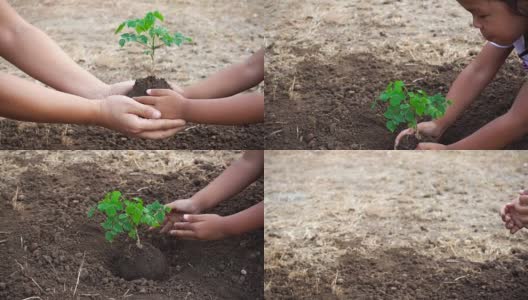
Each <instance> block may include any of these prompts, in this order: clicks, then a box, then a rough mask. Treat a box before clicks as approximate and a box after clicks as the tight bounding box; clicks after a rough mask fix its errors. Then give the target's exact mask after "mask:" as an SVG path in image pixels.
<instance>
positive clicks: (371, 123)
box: [265, 47, 528, 150]
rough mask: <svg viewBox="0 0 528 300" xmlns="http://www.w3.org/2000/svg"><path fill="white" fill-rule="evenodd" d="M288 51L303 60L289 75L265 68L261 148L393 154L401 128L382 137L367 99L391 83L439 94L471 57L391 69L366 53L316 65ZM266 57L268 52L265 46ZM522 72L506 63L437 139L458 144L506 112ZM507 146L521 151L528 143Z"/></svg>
mask: <svg viewBox="0 0 528 300" xmlns="http://www.w3.org/2000/svg"><path fill="white" fill-rule="evenodd" d="M293 51H294V52H295V53H297V55H298V56H304V57H305V60H304V61H303V62H301V63H299V64H298V65H297V66H295V67H293V68H291V69H292V70H295V71H285V70H281V69H279V67H278V66H273V65H267V66H266V85H265V95H266V131H267V133H266V138H265V145H266V149H322V150H325V149H378V150H389V149H394V140H395V138H396V135H397V134H398V133H399V132H400V131H401V129H404V128H403V127H402V128H400V130H397V131H396V132H395V133H394V134H392V133H390V132H389V131H388V130H387V129H386V127H385V122H386V120H385V118H384V117H383V111H382V108H381V107H379V108H377V109H375V110H373V109H371V105H372V102H373V100H374V99H376V98H377V97H379V94H380V93H381V91H382V90H384V89H385V88H386V86H387V84H388V83H389V82H391V81H394V80H397V79H402V80H404V82H405V83H406V84H408V85H410V86H412V87H416V88H420V89H423V90H425V91H426V92H428V93H431V94H432V93H442V94H444V95H445V94H447V91H448V89H449V87H450V85H451V83H452V82H453V80H454V79H455V78H456V76H457V75H458V74H459V73H460V71H461V70H462V69H463V67H464V66H465V65H467V64H468V63H469V62H470V61H471V59H472V57H468V58H467V59H466V60H465V61H457V62H455V63H453V64H446V65H442V66H433V65H427V64H423V63H422V62H420V63H408V64H401V65H398V64H394V63H393V62H389V61H384V60H383V57H379V56H374V55H373V54H368V53H355V54H349V53H346V54H341V55H336V56H335V57H332V58H331V59H330V58H329V59H328V60H325V61H321V60H320V59H319V58H316V57H315V56H317V55H318V49H293ZM266 55H269V56H273V55H275V53H274V51H273V47H271V48H269V49H268V51H267V53H266ZM287 72H290V73H287ZM292 72H294V73H292ZM525 75H526V73H525V71H524V70H523V69H522V65H521V63H520V62H519V60H518V59H516V58H514V59H510V60H508V62H507V63H506V64H505V66H504V67H503V68H502V70H501V71H500V72H499V74H498V75H497V78H496V79H495V80H494V81H493V82H492V83H491V85H490V86H488V87H487V88H486V89H485V91H484V92H483V94H482V95H481V96H480V97H479V98H478V99H477V100H476V101H475V102H474V103H473V104H472V105H471V106H470V107H469V108H468V110H467V111H466V112H465V113H464V114H463V115H462V117H461V118H460V119H459V120H458V121H457V122H456V123H455V124H454V125H453V126H452V127H451V128H449V129H448V130H447V131H446V133H445V135H444V136H443V138H442V139H441V140H440V141H439V142H441V143H444V144H450V143H453V142H456V141H459V140H460V139H462V138H464V137H466V136H468V135H470V134H472V133H473V132H475V131H476V130H477V129H479V128H481V127H482V126H483V125H485V124H486V123H488V122H490V121H492V120H493V119H495V118H497V117H499V116H501V115H503V114H504V113H506V112H507V111H508V109H509V108H510V107H511V104H512V103H513V100H514V99H515V97H516V95H517V93H518V91H519V89H520V87H521V86H522V84H523V82H524V76H525ZM294 79H295V85H294V89H293V93H291V92H290V90H291V87H292V84H293V82H294ZM292 94H293V97H290V95H292ZM507 149H528V138H527V137H524V138H523V139H522V140H520V141H517V142H515V143H513V144H511V145H510V146H508V147H507Z"/></svg>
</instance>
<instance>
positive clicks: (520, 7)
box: [500, 0, 528, 17]
mask: <svg viewBox="0 0 528 300" xmlns="http://www.w3.org/2000/svg"><path fill="white" fill-rule="evenodd" d="M500 1H501V2H504V3H506V4H507V5H508V6H509V7H510V9H511V10H512V11H513V12H514V13H515V14H517V15H520V16H525V17H528V3H527V2H528V1H523V0H500Z"/></svg>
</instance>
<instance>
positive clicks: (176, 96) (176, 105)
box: [135, 89, 189, 120]
mask: <svg viewBox="0 0 528 300" xmlns="http://www.w3.org/2000/svg"><path fill="white" fill-rule="evenodd" d="M147 94H149V95H150V96H144V97H137V98H135V99H136V101H138V102H139V103H142V104H145V105H150V106H152V107H154V108H155V109H157V110H159V111H160V112H161V117H162V118H165V119H183V120H187V116H186V115H185V111H186V109H185V108H186V106H187V105H188V102H189V100H188V99H186V98H185V97H183V96H182V95H181V94H180V93H177V92H175V91H173V90H169V89H151V90H147Z"/></svg>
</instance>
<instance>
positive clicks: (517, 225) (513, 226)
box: [500, 190, 528, 234]
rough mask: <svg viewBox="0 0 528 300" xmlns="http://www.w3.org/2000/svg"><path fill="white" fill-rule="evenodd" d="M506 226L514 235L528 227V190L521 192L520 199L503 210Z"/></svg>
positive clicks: (503, 219)
mask: <svg viewBox="0 0 528 300" xmlns="http://www.w3.org/2000/svg"><path fill="white" fill-rule="evenodd" d="M500 214H501V218H502V221H503V222H504V226H505V227H506V228H507V229H509V230H510V233H512V234H514V233H516V232H517V231H519V230H521V229H522V228H523V227H526V225H528V190H522V191H520V192H519V197H518V198H517V199H515V200H513V201H512V202H510V203H508V204H506V205H504V206H503V207H502V209H501V212H500Z"/></svg>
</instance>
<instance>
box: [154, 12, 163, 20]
mask: <svg viewBox="0 0 528 300" xmlns="http://www.w3.org/2000/svg"><path fill="white" fill-rule="evenodd" d="M154 16H155V17H156V18H157V19H158V20H160V21H161V22H163V21H165V18H164V17H163V15H162V14H161V13H160V12H159V11H157V10H156V11H155V12H154Z"/></svg>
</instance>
